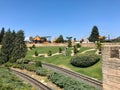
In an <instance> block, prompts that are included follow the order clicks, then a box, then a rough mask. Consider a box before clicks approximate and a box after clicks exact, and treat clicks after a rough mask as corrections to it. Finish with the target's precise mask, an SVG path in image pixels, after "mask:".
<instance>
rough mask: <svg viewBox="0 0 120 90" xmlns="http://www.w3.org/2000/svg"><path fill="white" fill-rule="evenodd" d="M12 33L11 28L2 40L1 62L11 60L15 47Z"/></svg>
mask: <svg viewBox="0 0 120 90" xmlns="http://www.w3.org/2000/svg"><path fill="white" fill-rule="evenodd" d="M12 37H13V36H12V33H11V31H10V29H9V30H8V31H7V32H6V33H5V36H4V38H3V40H2V47H1V54H2V55H1V62H2V63H5V62H7V61H9V60H10V57H11V52H12V50H13V48H14V45H13V39H12Z"/></svg>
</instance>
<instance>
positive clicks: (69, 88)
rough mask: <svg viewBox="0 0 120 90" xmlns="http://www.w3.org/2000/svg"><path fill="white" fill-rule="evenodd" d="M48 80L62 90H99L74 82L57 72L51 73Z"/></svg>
mask: <svg viewBox="0 0 120 90" xmlns="http://www.w3.org/2000/svg"><path fill="white" fill-rule="evenodd" d="M48 79H50V80H51V81H52V82H53V83H55V84H56V85H57V86H59V87H60V88H64V90H97V89H96V88H95V87H92V86H89V85H87V84H84V83H82V82H79V81H76V80H73V79H71V78H69V77H66V76H64V75H62V74H59V73H56V72H54V73H51V74H50V75H49V77H48Z"/></svg>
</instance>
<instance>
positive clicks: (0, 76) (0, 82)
mask: <svg viewBox="0 0 120 90" xmlns="http://www.w3.org/2000/svg"><path fill="white" fill-rule="evenodd" d="M0 90H36V89H35V88H33V87H32V86H31V85H30V84H27V83H25V82H23V81H22V80H20V79H19V78H18V77H17V76H16V75H14V74H13V73H12V72H11V71H10V70H9V69H8V68H5V67H0Z"/></svg>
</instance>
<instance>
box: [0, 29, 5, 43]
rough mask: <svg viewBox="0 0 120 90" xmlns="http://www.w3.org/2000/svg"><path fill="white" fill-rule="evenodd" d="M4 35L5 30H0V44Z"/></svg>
mask: <svg viewBox="0 0 120 90" xmlns="http://www.w3.org/2000/svg"><path fill="white" fill-rule="evenodd" d="M4 33H5V30H4V27H3V28H2V30H1V32H0V43H1V42H2V39H3V36H4Z"/></svg>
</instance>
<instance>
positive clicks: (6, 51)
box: [0, 29, 27, 63]
mask: <svg viewBox="0 0 120 90" xmlns="http://www.w3.org/2000/svg"><path fill="white" fill-rule="evenodd" d="M26 52H27V47H26V44H25V41H24V32H23V31H22V30H20V31H18V32H17V33H16V32H15V31H13V32H11V30H10V29H9V30H8V31H7V32H5V34H4V37H3V40H2V47H1V58H0V63H6V62H8V61H10V62H16V60H17V59H20V58H24V57H25V55H26Z"/></svg>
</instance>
